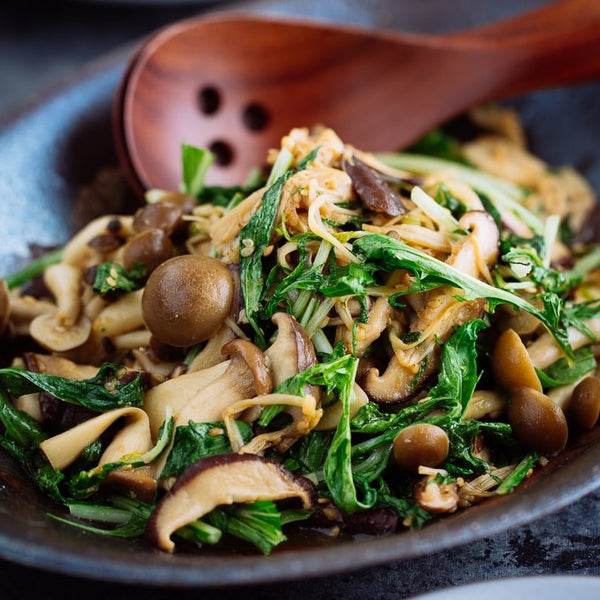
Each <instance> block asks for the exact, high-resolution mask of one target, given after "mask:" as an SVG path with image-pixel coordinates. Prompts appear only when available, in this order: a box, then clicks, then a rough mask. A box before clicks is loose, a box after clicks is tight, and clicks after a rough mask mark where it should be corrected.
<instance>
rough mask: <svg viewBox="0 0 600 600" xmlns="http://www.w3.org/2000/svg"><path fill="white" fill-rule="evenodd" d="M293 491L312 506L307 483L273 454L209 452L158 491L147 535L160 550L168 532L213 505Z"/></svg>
mask: <svg viewBox="0 0 600 600" xmlns="http://www.w3.org/2000/svg"><path fill="white" fill-rule="evenodd" d="M296 497H297V498H300V500H301V501H302V504H303V506H304V508H306V509H310V508H312V507H313V506H314V504H315V492H314V488H313V485H312V483H310V482H309V481H308V480H307V479H305V478H303V477H299V476H297V475H294V474H292V473H290V472H289V471H288V470H287V469H285V468H283V467H282V466H281V465H280V464H279V463H277V462H275V461H273V460H270V459H267V458H264V457H261V456H258V455H256V454H220V455H217V456H211V457H208V458H204V459H201V460H199V461H198V462H196V463H194V464H193V465H191V466H190V467H188V468H187V469H186V470H185V471H184V472H183V474H182V475H181V476H180V477H179V478H178V479H177V481H176V483H175V485H173V487H172V488H171V490H170V491H169V492H168V493H167V494H165V496H163V498H162V499H161V500H160V501H159V503H158V505H157V506H156V508H155V509H154V511H153V512H152V515H151V516H150V519H149V520H148V523H147V526H146V536H147V538H148V539H149V541H150V542H151V543H152V544H154V545H155V546H158V548H160V549H161V550H165V551H167V552H173V550H174V549H175V544H174V543H173V541H172V540H171V534H172V533H174V532H175V531H177V529H179V528H181V527H184V526H185V525H188V524H189V523H192V522H194V521H195V520H197V519H199V518H201V517H202V516H203V515H206V514H207V513H209V512H210V511H211V510H213V509H214V508H216V507H217V506H221V505H227V504H234V503H250V502H256V501H258V500H283V499H285V498H296Z"/></svg>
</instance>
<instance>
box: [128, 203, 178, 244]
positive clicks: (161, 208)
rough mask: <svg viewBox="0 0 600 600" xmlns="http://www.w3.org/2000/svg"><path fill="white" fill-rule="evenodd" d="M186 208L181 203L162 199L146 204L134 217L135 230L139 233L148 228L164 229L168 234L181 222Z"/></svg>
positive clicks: (133, 225)
mask: <svg viewBox="0 0 600 600" xmlns="http://www.w3.org/2000/svg"><path fill="white" fill-rule="evenodd" d="M183 214H184V210H183V208H182V206H181V205H180V204H179V203H176V202H171V201H169V200H161V201H159V202H153V203H152V204H146V206H144V207H143V208H140V209H139V210H138V211H137V212H136V213H135V215H134V217H133V224H132V227H133V230H134V231H135V232H137V233H140V232H142V231H147V230H148V229H162V230H163V231H164V232H165V233H166V234H167V235H170V234H171V233H173V231H174V230H175V229H176V228H177V226H178V225H179V224H180V223H181V219H182V217H183Z"/></svg>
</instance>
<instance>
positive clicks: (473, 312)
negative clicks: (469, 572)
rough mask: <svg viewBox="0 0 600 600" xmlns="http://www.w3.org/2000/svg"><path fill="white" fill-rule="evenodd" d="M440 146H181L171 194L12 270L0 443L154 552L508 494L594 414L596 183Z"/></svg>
mask: <svg viewBox="0 0 600 600" xmlns="http://www.w3.org/2000/svg"><path fill="white" fill-rule="evenodd" d="M513 125H514V126H513V127H511V129H510V130H511V139H516V140H521V139H522V136H521V135H515V127H517V124H516V123H514V124H513ZM517 129H518V127H517ZM517 133H518V132H517ZM432 144H433V146H435V148H436V150H435V153H436V154H437V155H438V156H443V157H445V158H440V157H437V158H436V157H431V156H423V155H417V154H414V152H406V153H402V154H393V155H381V156H377V155H373V154H367V153H365V152H361V151H360V150H358V149H356V148H353V147H351V146H349V145H346V144H344V143H343V142H342V140H340V139H339V137H338V136H337V135H336V134H335V132H333V131H332V130H330V129H326V128H321V129H316V130H315V131H313V132H309V131H307V130H304V129H294V130H292V131H291V132H290V133H289V135H286V136H285V137H284V138H283V139H282V143H281V148H280V149H278V150H277V151H273V152H272V153H270V155H269V161H270V162H271V164H272V168H271V172H270V174H269V175H268V177H267V179H266V180H262V179H261V178H260V177H259V178H258V179H255V180H253V181H252V182H248V183H246V184H244V185H240V186H234V187H231V188H216V187H205V186H204V175H205V173H206V169H207V168H208V167H209V165H210V163H211V162H212V157H211V155H210V153H209V152H207V151H205V150H202V149H198V148H193V147H191V146H184V147H183V163H184V168H183V176H182V190H183V191H181V192H170V191H163V190H149V191H148V193H147V197H146V200H147V203H146V205H145V206H143V207H142V208H140V209H139V210H138V211H137V212H136V213H135V215H133V216H127V215H106V216H105V217H101V218H99V219H96V220H95V221H93V222H91V223H90V224H88V225H87V226H86V227H84V228H83V229H82V230H81V231H80V232H78V233H77V234H76V235H75V236H73V238H72V239H71V240H70V241H69V242H68V243H67V245H66V246H65V247H64V248H63V249H62V250H60V251H57V252H55V253H54V254H52V255H51V257H50V258H49V259H47V260H45V261H42V262H39V263H38V264H37V265H34V266H33V267H32V268H31V269H29V270H27V271H24V272H22V273H20V274H17V275H16V276H14V277H7V278H6V282H7V285H6V286H3V287H2V290H0V291H1V292H2V294H1V295H0V300H1V302H0V305H1V306H0V329H2V331H3V334H2V335H3V340H4V343H5V346H6V347H7V348H14V354H15V356H14V359H13V363H12V364H11V365H6V366H5V367H4V368H0V421H2V424H3V432H2V434H0V446H1V447H2V448H4V449H5V450H6V451H7V452H9V453H10V454H11V455H13V456H14V457H15V458H16V459H17V460H18V461H19V462H20V463H21V464H22V465H23V468H24V469H26V470H27V471H28V472H29V473H30V475H31V476H32V477H33V478H34V479H35V480H36V482H37V484H38V486H39V487H40V489H41V490H43V491H44V492H45V493H47V494H48V495H50V496H51V497H52V498H53V499H54V500H56V502H58V503H62V504H64V505H65V506H66V507H67V508H68V510H69V511H70V513H71V516H70V517H69V519H68V520H66V521H67V522H69V523H71V524H73V525H76V526H81V527H83V528H84V529H86V530H89V531H93V532H96V533H105V534H107V535H114V536H123V537H125V536H136V537H137V536H142V535H145V536H146V539H147V540H149V542H150V543H152V544H154V545H157V546H158V547H159V548H161V549H163V550H165V551H173V550H174V549H177V548H178V547H185V548H190V547H192V546H203V545H208V544H211V545H212V544H220V543H221V541H222V540H224V539H226V538H230V537H235V538H238V539H240V540H243V541H244V542H245V543H250V544H253V545H254V546H255V547H256V548H257V549H258V550H259V551H261V552H263V553H264V554H268V553H270V552H271V551H272V550H273V548H275V547H276V546H277V545H279V544H281V543H282V542H283V541H284V540H285V539H286V538H287V536H288V535H289V534H290V533H291V532H292V531H293V529H294V527H295V526H294V523H295V522H296V521H302V527H303V528H304V529H305V530H310V529H314V528H318V529H320V530H323V529H328V530H329V533H330V534H331V535H345V534H348V535H354V534H364V535H388V534H390V533H392V532H394V531H396V530H398V529H399V528H402V527H410V528H418V527H422V526H424V525H425V524H426V523H427V522H428V521H429V520H431V519H433V518H436V516H438V517H439V516H442V515H446V514H450V513H452V512H455V511H457V510H462V509H464V508H466V507H468V506H471V505H473V504H475V503H477V502H481V501H483V500H484V499H485V498H488V497H490V496H498V495H505V494H509V493H518V489H519V486H520V485H521V483H522V482H523V481H524V480H525V479H526V478H528V477H529V476H530V475H531V473H532V472H533V471H534V470H537V469H542V468H543V465H545V464H546V462H547V460H548V459H549V458H551V457H552V456H553V455H555V454H557V453H559V452H560V451H561V450H562V449H563V448H564V447H565V445H566V444H567V443H569V441H570V439H572V438H573V436H574V435H575V434H576V433H577V432H579V431H580V430H586V429H589V428H591V427H595V426H597V423H598V420H599V417H598V415H599V413H600V384H599V383H598V382H599V381H600V379H599V378H598V376H599V370H598V364H597V353H598V344H597V341H598V337H599V336H600V246H598V245H596V244H593V243H586V242H584V241H583V239H581V240H579V241H578V243H576V244H575V243H573V240H574V239H575V238H574V236H576V235H577V234H578V233H579V232H580V231H581V227H582V226H583V224H584V223H585V222H586V218H587V217H589V216H590V214H591V211H592V210H593V209H594V205H595V198H594V195H593V193H592V190H591V189H590V188H589V186H588V185H587V184H586V183H585V182H584V181H583V180H582V179H581V178H580V177H579V176H578V175H577V174H576V173H575V172H574V171H573V170H571V169H569V170H564V169H555V168H549V167H548V166H546V165H545V164H544V163H543V162H541V161H540V160H539V159H536V158H534V157H532V156H531V155H529V154H528V153H527V152H526V151H525V150H524V149H523V146H522V144H521V143H520V142H519V145H518V149H517V147H513V146H511V144H514V142H511V141H507V140H502V141H494V140H492V141H490V139H489V138H488V139H487V140H477V139H476V140H473V141H471V142H469V143H468V144H466V145H465V144H460V143H459V142H458V141H456V140H449V139H448V138H445V137H441V136H440V135H439V134H436V135H433V136H429V137H428V139H427V140H425V142H424V143H422V144H418V145H416V146H415V147H416V148H432V147H433V146H432ZM515 157H518V159H514V158H515ZM262 159H263V157H257V164H259V163H261V162H262ZM548 190H551V193H550V194H549V193H548ZM557 198H558V199H559V200H560V201H558V200H557ZM567 198H568V200H567ZM567 230H568V231H569V237H568V238H567V237H564V238H562V237H561V235H562V234H563V233H564V232H565V231H567ZM38 275H42V277H41V278H40V280H43V281H40V280H38V281H36V282H35V283H36V284H38V285H27V286H26V285H23V284H25V283H27V278H28V277H30V276H31V277H37V276H38ZM39 283H44V284H45V285H39ZM19 286H22V287H19ZM13 341H14V342H15V343H14V345H13ZM35 341H37V342H38V343H39V344H40V345H42V347H43V348H45V350H40V348H39V347H37V346H36V347H35V351H34V352H31V351H27V352H25V353H23V354H19V353H20V352H21V350H20V348H22V347H26V348H27V347H28V346H29V348H30V347H31V346H30V345H31V343H32V342H35ZM65 406H68V407H69V409H68V410H65ZM87 521H89V522H87ZM296 527H297V526H296Z"/></svg>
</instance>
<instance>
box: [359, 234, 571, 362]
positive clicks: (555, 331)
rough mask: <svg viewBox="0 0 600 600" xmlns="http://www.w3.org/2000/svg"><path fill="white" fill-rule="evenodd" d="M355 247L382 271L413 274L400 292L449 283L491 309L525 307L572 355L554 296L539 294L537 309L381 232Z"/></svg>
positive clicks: (509, 293)
mask: <svg viewBox="0 0 600 600" xmlns="http://www.w3.org/2000/svg"><path fill="white" fill-rule="evenodd" d="M354 250H355V251H357V252H358V253H359V254H361V255H363V256H364V257H365V259H366V260H367V261H369V262H372V263H374V264H376V265H377V266H378V267H379V268H380V269H382V270H384V271H387V272H391V271H394V270H396V269H406V270H407V271H409V272H410V273H412V274H413V275H414V276H415V278H416V282H415V283H414V284H413V286H412V287H410V288H409V289H408V290H406V291H404V292H402V293H403V294H404V293H409V292H412V291H425V290H428V289H433V288H437V287H440V286H452V287H457V288H460V289H462V290H463V292H464V299H465V300H474V299H476V298H486V299H487V301H488V305H489V307H490V311H491V312H493V310H494V308H495V307H496V306H497V305H498V304H509V305H511V306H514V307H515V308H519V309H521V310H524V311H525V312H528V313H530V314H532V315H533V316H534V317H536V318H537V319H539V320H540V321H541V322H542V323H543V324H544V325H545V326H546V328H547V329H548V331H549V332H550V333H551V334H552V336H553V337H554V339H555V340H556V342H557V343H558V344H559V346H560V347H561V349H562V350H563V351H564V352H565V354H566V355H567V356H568V357H570V358H572V356H573V349H572V348H571V346H570V344H569V341H568V336H567V332H566V328H565V322H564V319H563V318H562V317H563V309H564V305H563V302H562V300H561V299H560V298H558V297H557V296H556V295H553V294H544V295H543V297H542V300H543V302H544V310H543V311H542V310H539V309H538V308H536V307H535V306H533V305H532V304H531V303H529V302H527V301H526V300H524V299H523V298H521V297H520V296H517V295H516V294H513V293H511V292H509V291H507V290H503V289H499V288H496V287H494V286H491V285H489V284H487V283H485V282H483V281H480V280H478V279H476V278H475V277H471V276H470V275H467V274H465V273H462V272H460V271H457V270H456V269H454V268H453V267H452V266H450V265H448V264H446V263H444V262H442V261H440V260H438V259H436V258H433V257H431V256H429V255H428V254H426V253H425V252H422V251H420V250H417V249H416V248H412V247H411V246H408V245H407V244H405V243H403V242H402V241H400V240H396V239H393V238H391V237H388V236H384V235H380V234H369V235H366V236H364V237H361V238H359V239H358V240H356V241H355V242H354Z"/></svg>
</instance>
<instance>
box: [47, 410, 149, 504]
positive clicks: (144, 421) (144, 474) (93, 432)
mask: <svg viewBox="0 0 600 600" xmlns="http://www.w3.org/2000/svg"><path fill="white" fill-rule="evenodd" d="M121 418H125V419H126V423H125V424H124V426H123V427H122V428H121V429H120V430H119V431H118V432H117V433H116V434H115V436H114V438H113V439H112V441H111V443H110V444H109V445H108V447H107V448H106V450H105V451H104V452H103V454H102V456H101V458H100V461H99V463H98V468H101V467H102V466H103V465H107V464H110V463H114V462H118V461H120V460H123V459H126V458H128V457H131V458H133V457H141V456H143V455H144V453H146V452H148V451H149V450H150V449H151V448H152V436H151V435H150V424H149V422H148V415H146V413H145V412H144V411H143V410H142V409H140V408H136V407H132V406H127V407H124V408H118V409H115V410H112V411H109V412H106V413H103V414H101V415H98V416H97V417H93V418H91V419H88V420H87V421H84V422H83V423H80V424H79V425H76V426H75V427H73V428H71V429H68V430H67V431H64V432H63V433H60V434H58V435H55V436H53V437H51V438H48V439H47V440H44V441H43V442H42V443H41V444H40V449H41V450H42V452H43V453H44V454H45V455H46V458H47V459H48V461H49V462H50V464H51V465H52V466H53V467H54V468H55V469H58V470H63V469H65V468H66V467H68V466H69V465H70V464H72V463H73V462H74V461H75V460H77V458H79V456H80V455H81V453H82V452H83V450H84V449H85V448H86V447H87V446H88V445H89V444H91V443H92V442H94V441H95V440H97V439H98V438H100V436H101V435H102V434H103V433H104V432H105V431H106V430H107V429H108V428H109V427H110V426H111V425H113V424H114V423H115V422H116V421H117V420H119V419H121ZM106 483H108V484H110V485H113V486H117V487H118V488H119V489H124V490H126V492H127V493H128V494H133V495H134V496H136V497H137V498H140V499H141V500H143V501H151V500H152V498H153V497H154V494H155V492H156V488H157V482H156V478H155V477H154V466H153V465H144V466H140V467H136V468H129V467H124V468H120V469H115V470H113V471H111V472H110V473H108V474H107V476H106Z"/></svg>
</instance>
